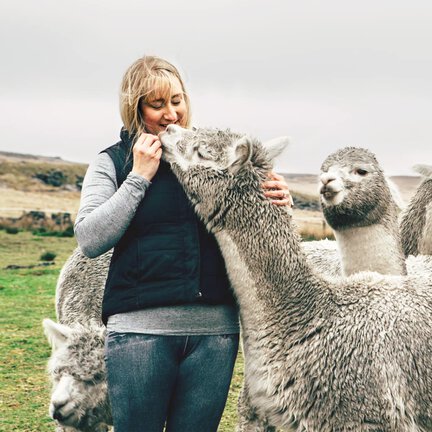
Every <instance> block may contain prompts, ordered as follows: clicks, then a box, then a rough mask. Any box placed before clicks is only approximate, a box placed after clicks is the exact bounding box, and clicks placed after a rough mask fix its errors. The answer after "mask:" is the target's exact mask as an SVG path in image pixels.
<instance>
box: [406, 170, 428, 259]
mask: <svg viewBox="0 0 432 432" xmlns="http://www.w3.org/2000/svg"><path fill="white" fill-rule="evenodd" d="M414 169H415V171H417V172H418V173H420V174H421V175H422V176H424V179H423V182H422V183H421V184H420V186H419V187H418V188H417V190H416V192H415V194H414V196H413V197H412V199H411V200H410V203H409V204H408V206H407V208H406V209H405V211H404V212H403V214H402V218H401V233H402V243H403V246H404V252H405V255H406V256H408V255H418V254H423V255H432V166H428V165H416V166H415V167H414Z"/></svg>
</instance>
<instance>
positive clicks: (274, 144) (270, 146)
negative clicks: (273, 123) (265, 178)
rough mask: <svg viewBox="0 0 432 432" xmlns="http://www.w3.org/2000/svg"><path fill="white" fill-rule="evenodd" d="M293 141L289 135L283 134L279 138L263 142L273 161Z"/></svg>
mask: <svg viewBox="0 0 432 432" xmlns="http://www.w3.org/2000/svg"><path fill="white" fill-rule="evenodd" d="M290 143H291V140H290V138H289V137H287V136H281V137H279V138H273V139H271V140H269V141H266V142H265V143H263V147H264V148H265V150H266V152H267V155H268V157H269V159H270V161H271V162H272V161H273V160H274V159H276V158H277V157H278V156H279V155H280V154H281V153H282V152H283V151H284V150H285V148H286V147H287V146H288V144H290Z"/></svg>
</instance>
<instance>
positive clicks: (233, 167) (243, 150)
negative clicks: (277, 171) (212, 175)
mask: <svg viewBox="0 0 432 432" xmlns="http://www.w3.org/2000/svg"><path fill="white" fill-rule="evenodd" d="M251 156H252V141H251V139H250V138H249V137H248V136H247V135H245V136H243V137H241V138H239V139H238V140H237V141H236V142H235V143H234V144H233V146H232V150H231V154H230V155H229V160H228V171H229V172H231V173H233V174H236V173H237V172H238V171H239V170H240V168H241V167H242V166H243V165H244V164H245V163H247V162H248V161H249V160H250V158H251Z"/></svg>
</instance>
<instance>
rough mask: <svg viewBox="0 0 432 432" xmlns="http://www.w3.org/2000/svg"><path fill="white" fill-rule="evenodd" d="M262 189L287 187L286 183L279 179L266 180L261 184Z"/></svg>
mask: <svg viewBox="0 0 432 432" xmlns="http://www.w3.org/2000/svg"><path fill="white" fill-rule="evenodd" d="M262 187H263V188H264V189H281V190H282V189H288V185H287V184H286V183H285V181H280V180H267V181H265V182H264V183H263V184H262Z"/></svg>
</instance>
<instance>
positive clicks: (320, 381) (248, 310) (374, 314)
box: [160, 125, 432, 432]
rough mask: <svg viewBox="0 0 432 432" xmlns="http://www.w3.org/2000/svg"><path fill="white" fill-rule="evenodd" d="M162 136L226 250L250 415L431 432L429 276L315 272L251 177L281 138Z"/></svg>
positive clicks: (330, 427)
mask: <svg viewBox="0 0 432 432" xmlns="http://www.w3.org/2000/svg"><path fill="white" fill-rule="evenodd" d="M160 138H161V142H162V145H163V148H164V157H165V159H166V160H167V161H168V162H170V163H171V166H172V169H173V171H174V173H175V174H176V176H177V177H178V179H179V181H180V183H181V184H182V185H183V187H184V189H185V191H186V193H187V195H188V197H189V199H190V200H191V202H192V204H193V206H194V208H195V211H196V213H197V214H198V215H199V217H200V218H201V219H202V220H203V221H204V223H205V224H206V227H207V229H209V230H210V231H211V232H213V233H214V234H215V236H216V239H217V241H218V243H219V245H220V248H221V251H222V253H223V255H224V258H225V262H226V266H227V271H228V274H229V277H230V280H231V283H232V285H233V288H234V291H235V294H236V296H237V299H238V302H239V305H240V319H241V323H242V330H243V346H244V354H245V380H246V384H247V389H248V398H249V399H250V402H251V404H252V406H254V407H256V409H257V412H258V414H259V416H260V417H261V418H265V417H266V418H268V420H269V422H270V423H271V424H272V425H275V426H276V427H280V428H285V429H288V428H289V429H290V430H293V431H303V432H306V431H307V432H318V431H319V432H330V431H376V432H378V431H382V432H387V431H388V432H390V431H391V432H396V431H398V432H405V431H432V387H431V386H432V382H431V381H430V380H431V379H430V377H431V376H432V365H430V356H431V354H432V339H431V336H432V299H431V296H430V292H431V289H432V279H431V275H430V274H426V273H424V274H419V275H409V276H393V275H390V276H389V275H381V274H378V273H376V272H362V273H358V274H356V275H353V276H350V277H347V278H341V279H334V280H330V279H327V278H323V277H322V276H320V275H319V274H318V273H317V272H316V271H315V270H314V269H313V268H312V267H311V266H310V265H309V264H308V262H307V260H306V257H305V254H304V252H303V250H302V248H301V245H300V240H299V237H298V235H297V234H296V233H295V230H294V227H293V223H292V220H291V216H290V215H289V214H288V212H286V211H285V209H283V208H280V207H278V206H274V205H272V204H271V202H270V201H269V200H268V199H266V198H265V196H264V193H263V191H262V189H261V186H260V185H261V183H262V181H263V179H264V178H265V174H266V172H268V170H269V169H270V163H269V158H271V157H274V156H275V155H276V154H277V153H278V151H279V149H280V145H279V146H278V147H279V149H276V148H275V145H273V146H270V147H267V149H264V148H263V147H262V145H260V143H259V142H258V141H257V140H254V139H250V138H248V137H246V136H240V135H239V134H235V133H232V132H229V131H226V132H224V131H214V130H207V129H198V130H196V131H189V130H185V129H182V128H180V127H178V126H173V125H170V126H169V127H168V128H167V130H166V132H165V133H162V134H161V135H160ZM279 144H280V142H279ZM252 421H254V420H252ZM254 427H255V425H254V424H249V425H245V426H244V430H255V429H254Z"/></svg>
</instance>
